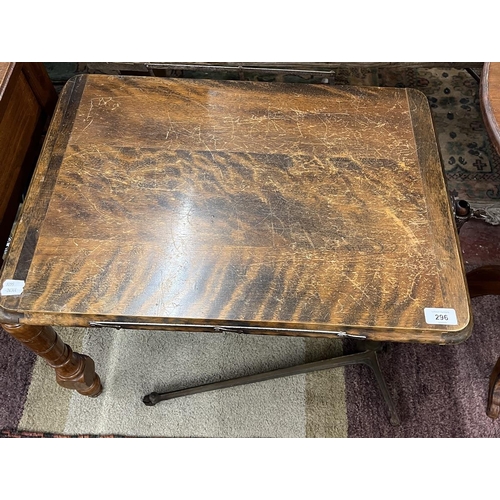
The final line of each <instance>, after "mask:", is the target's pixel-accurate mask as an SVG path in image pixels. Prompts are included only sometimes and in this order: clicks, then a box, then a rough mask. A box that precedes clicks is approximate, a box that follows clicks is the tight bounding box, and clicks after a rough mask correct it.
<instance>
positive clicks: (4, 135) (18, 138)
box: [0, 73, 40, 220]
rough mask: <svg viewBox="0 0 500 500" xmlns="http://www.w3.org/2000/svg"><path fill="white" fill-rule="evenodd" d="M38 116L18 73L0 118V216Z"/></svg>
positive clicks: (8, 197) (32, 100)
mask: <svg viewBox="0 0 500 500" xmlns="http://www.w3.org/2000/svg"><path fill="white" fill-rule="evenodd" d="M39 116H40V108H39V106H38V104H37V101H36V99H35V97H34V95H33V93H32V92H31V90H30V87H29V85H28V82H27V81H26V79H25V78H24V75H23V74H22V73H21V74H20V75H19V77H18V81H17V83H16V85H15V88H14V90H13V93H12V95H11V96H10V99H9V100H8V105H7V107H6V109H5V112H4V114H3V116H2V117H1V118H2V119H1V121H0V127H1V128H0V166H2V167H3V168H0V186H1V187H0V220H2V218H3V215H4V213H5V210H6V209H7V205H8V203H9V201H10V198H11V195H12V192H13V190H14V186H15V184H16V182H17V179H18V177H19V173H20V170H21V166H22V164H23V161H24V155H25V153H26V151H27V150H28V148H29V145H30V143H31V139H32V136H33V132H34V131H35V127H36V125H37V123H38V118H39ZM20 152H21V154H20ZM23 153H24V154H23ZM6 166H8V168H7V167H6Z"/></svg>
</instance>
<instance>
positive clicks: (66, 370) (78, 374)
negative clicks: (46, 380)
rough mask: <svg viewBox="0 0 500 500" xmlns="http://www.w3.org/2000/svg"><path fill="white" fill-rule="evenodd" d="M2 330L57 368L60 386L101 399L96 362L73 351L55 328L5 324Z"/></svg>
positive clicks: (57, 378) (100, 386)
mask: <svg viewBox="0 0 500 500" xmlns="http://www.w3.org/2000/svg"><path fill="white" fill-rule="evenodd" d="M2 328H3V329H4V330H5V331H6V332H8V333H9V334H10V335H12V336H13V337H14V338H15V339H17V340H19V341H20V342H22V343H23V344H24V345H25V346H26V347H28V348H29V349H31V350H32V351H33V352H34V353H36V354H38V355H39V356H40V357H42V358H43V359H45V361H47V363H48V364H49V365H50V366H51V367H52V368H54V370H55V372H56V380H57V383H58V384H59V385H61V386H62V387H65V388H67V389H74V390H76V391H78V392H79V393H80V394H83V395H84V396H90V397H96V396H99V394H100V393H101V391H102V385H101V380H100V379H99V375H97V373H96V372H95V367H94V361H93V359H92V358H90V357H89V356H86V355H84V354H79V353H77V352H73V351H72V349H71V347H69V345H67V344H65V343H64V342H63V341H62V340H61V338H60V337H59V336H58V335H57V333H56V332H55V330H54V329H53V328H52V327H50V326H32V325H7V324H3V325H2Z"/></svg>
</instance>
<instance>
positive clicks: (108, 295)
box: [0, 75, 471, 343]
mask: <svg viewBox="0 0 500 500" xmlns="http://www.w3.org/2000/svg"><path fill="white" fill-rule="evenodd" d="M5 279H21V280H25V281H26V285H25V288H24V291H23V293H22V294H21V295H20V296H18V297H1V301H0V305H1V306H2V310H3V315H4V318H6V319H8V321H9V322H13V321H16V320H18V319H19V321H20V322H21V323H26V324H55V325H75V326H78V325H80V326H86V325H88V324H89V323H91V322H93V321H101V322H113V321H115V322H116V321H119V322H125V323H131V324H139V325H141V326H142V327H155V328H156V327H157V328H166V329H176V328H177V329H183V330H186V329H192V330H196V329H201V330H204V329H218V328H219V329H220V328H222V329H224V328H226V327H227V328H236V327H237V328H239V329H241V331H244V332H249V333H271V334H285V335H311V336H330V335H331V336H335V335H336V332H339V331H340V332H347V333H349V334H352V335H364V336H366V337H368V338H372V339H376V340H394V341H417V342H429V343H448V342H459V341H462V340H464V339H465V338H466V337H467V336H468V335H469V334H470V330H471V320H470V310H469V297H468V293H467V289H466V285H465V277H464V272H463V264H462V260H461V256H460V252H459V248H458V241H457V235H456V231H455V228H454V224H453V219H452V214H451V210H450V206H449V202H448V196H447V193H446V188H445V182H444V178H443V174H442V169H441V164H440V161H439V155H438V151H437V147H436V142H435V138H434V130H433V125H432V121H431V116H430V112H429V107H428V104H427V101H426V99H425V97H424V96H423V94H421V93H419V92H417V91H414V90H406V89H391V88H354V87H334V86H326V85H325V86H313V85H300V84H296V85H293V84H275V83H273V84H266V83H253V82H229V81H225V82H224V81H219V82H216V81H210V80H193V81H190V80H184V79H177V80H176V79H172V80H169V79H159V78H151V77H118V76H104V75H85V76H79V77H76V78H74V79H72V80H70V82H68V84H67V86H66V87H65V89H64V90H63V93H62V95H61V97H60V100H59V104H58V108H57V110H56V114H55V117H54V119H53V121H52V124H51V128H50V130H49V133H48V137H47V140H46V143H45V146H44V150H43V151H42V155H41V158H40V160H39V163H38V167H37V171H36V174H35V177H34V180H33V182H32V186H31V188H30V192H29V193H28V197H27V200H26V203H25V207H24V212H23V216H22V219H21V221H20V223H19V225H18V228H17V231H16V233H15V235H14V239H13V242H12V245H11V250H10V252H9V255H8V257H7V261H6V264H5V266H4V270H3V274H2V282H3V280H5ZM427 307H432V308H454V309H455V310H456V314H457V317H458V324H457V325H449V326H448V325H429V324H427V323H426V321H425V317H424V308H427Z"/></svg>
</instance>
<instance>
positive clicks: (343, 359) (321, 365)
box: [142, 342, 400, 425]
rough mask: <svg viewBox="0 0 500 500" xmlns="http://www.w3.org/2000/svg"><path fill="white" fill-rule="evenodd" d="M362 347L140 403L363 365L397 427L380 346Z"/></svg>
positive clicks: (154, 396)
mask: <svg viewBox="0 0 500 500" xmlns="http://www.w3.org/2000/svg"><path fill="white" fill-rule="evenodd" d="M362 345H363V346H364V348H365V350H364V351H363V352H358V353H355V354H348V355H346V356H338V357H336V358H330V359H324V360H322V361H313V362H312V363H305V364H302V365H296V366H291V367H289V368H281V369H278V370H273V371H270V372H265V373H258V374H256V375H248V376H246V377H239V378H234V379H230V380H223V381H222V382H214V383H211V384H205V385H200V386H197V387H190V388H189V389H182V390H179V391H172V392H164V393H161V394H159V393H157V392H152V393H151V394H147V395H146V396H144V398H143V400H142V401H143V403H144V404H145V405H146V406H154V405H155V404H157V403H159V402H160V401H165V400H168V399H175V398H180V397H184V396H190V395H192V394H199V393H201V392H208V391H215V390H218V389H225V388H228V387H235V386H238V385H246V384H253V383H256V382H263V381H265V380H272V379H275V378H281V377H288V376H290V375H298V374H301V373H309V372H314V371H319V370H328V369H331V368H338V367H340V366H347V365H355V364H365V365H367V366H369V367H370V368H371V369H372V370H373V372H374V373H375V377H376V379H377V382H378V385H379V388H380V392H381V393H382V396H383V397H384V400H385V402H386V403H387V406H388V408H389V413H390V419H391V424H393V425H399V424H400V420H399V416H398V414H397V411H396V406H395V405H394V402H393V401H392V398H391V395H390V393H389V389H388V388H387V385H386V383H385V379H384V376H383V375H382V372H381V371H380V366H379V364H378V357H377V351H378V350H380V348H381V345H380V342H366V343H365V344H362Z"/></svg>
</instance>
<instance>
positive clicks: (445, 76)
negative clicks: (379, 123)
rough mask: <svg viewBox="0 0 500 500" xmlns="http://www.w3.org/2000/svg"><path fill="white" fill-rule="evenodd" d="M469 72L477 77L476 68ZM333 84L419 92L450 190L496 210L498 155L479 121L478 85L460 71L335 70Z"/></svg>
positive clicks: (498, 198)
mask: <svg viewBox="0 0 500 500" xmlns="http://www.w3.org/2000/svg"><path fill="white" fill-rule="evenodd" d="M473 71H474V72H475V73H476V74H477V75H478V76H480V74H481V68H473ZM335 83H336V84H346V85H373V86H381V87H409V88H415V89H418V90H420V91H421V92H423V93H424V94H425V95H426V96H427V99H428V101H429V105H430V107H431V113H432V116H433V119H434V126H435V130H436V135H437V140H438V145H439V150H440V153H441V158H442V161H443V166H444V169H445V172H446V177H447V180H448V188H449V190H450V192H453V193H454V194H455V195H456V196H457V197H459V198H461V199H465V200H468V201H469V202H471V203H472V204H473V205H475V206H481V207H483V206H493V207H498V206H500V157H499V156H498V154H497V153H496V151H495V149H494V147H493V146H492V144H491V141H490V139H489V137H488V134H487V132H486V129H485V126H484V123H483V119H482V116H481V108H480V102H479V84H478V83H477V81H476V80H475V79H474V78H473V77H472V76H471V75H470V74H469V73H468V72H467V71H466V70H465V69H453V68H410V67H408V68H378V69H377V68H372V69H367V68H358V69H355V68H349V69H338V70H337V72H336V78H335Z"/></svg>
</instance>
